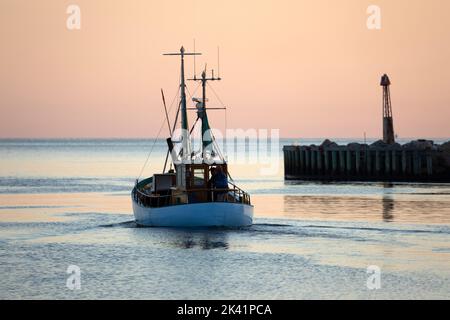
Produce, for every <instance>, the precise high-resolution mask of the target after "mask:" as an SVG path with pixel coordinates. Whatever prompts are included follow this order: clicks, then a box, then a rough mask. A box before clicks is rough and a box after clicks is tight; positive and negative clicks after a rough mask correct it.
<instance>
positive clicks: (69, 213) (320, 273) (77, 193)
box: [0, 139, 450, 299]
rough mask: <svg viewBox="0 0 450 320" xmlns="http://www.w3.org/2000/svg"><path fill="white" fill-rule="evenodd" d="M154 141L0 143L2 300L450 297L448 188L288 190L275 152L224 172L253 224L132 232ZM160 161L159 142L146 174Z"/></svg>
mask: <svg viewBox="0 0 450 320" xmlns="http://www.w3.org/2000/svg"><path fill="white" fill-rule="evenodd" d="M292 142H293V141H291V140H282V142H281V145H280V148H281V146H282V144H285V143H286V144H287V143H292ZM341 142H347V141H345V140H342V141H341ZM252 143H253V147H255V142H252ZM307 143H320V141H319V140H317V141H314V139H311V140H308V141H307ZM152 147H153V141H151V140H0V243H1V246H0V274H1V276H0V298H1V299H12V298H14V299H16V298H25V299H32V298H37V299H47V298H56V299H92V298H101V299H103V298H113V299H127V298H136V299H185V298H186V299H215V298H216V299H221V298H223V299H241V298H242V299H282V298H284V299H321V298H325V299H332V298H337V299H348V298H350V299H351V298H360V299H382V298H388V299H400V298H407V299H409V298H411V299H420V298H426V299H429V298H438V299H449V298H450V268H449V267H450V186H449V185H440V184H382V183H357V184H351V183H339V184H336V183H335V184H326V183H310V182H284V180H283V175H282V170H283V167H282V155H281V152H280V151H279V149H278V151H277V152H276V154H275V155H274V156H273V157H272V158H271V163H260V162H256V163H255V162H252V163H250V164H247V165H245V164H231V165H230V170H231V173H232V175H233V177H234V179H235V181H236V182H237V183H238V184H239V185H240V186H241V187H242V188H243V189H245V190H247V191H248V192H250V194H251V196H252V201H253V203H254V205H255V224H254V225H253V226H252V227H249V228H241V229H168V228H137V227H136V226H135V224H134V222H133V215H132V210H131V202H130V201H131V200H130V196H129V193H130V191H131V188H132V186H133V184H134V180H135V179H136V178H137V176H138V175H139V172H140V170H141V167H142V165H143V163H144V161H145V159H146V158H147V154H148V151H149V150H150V149H152ZM255 148H256V147H255ZM249 149H250V150H251V149H252V147H251V146H250V148H249ZM238 152H240V151H238ZM164 157H165V144H164V142H163V141H158V142H157V143H156V144H155V145H154V147H153V152H152V154H151V156H150V157H149V163H148V165H147V166H146V168H145V169H144V172H143V176H148V175H150V174H151V173H152V172H159V171H161V169H162V166H163V161H164ZM268 166H271V167H272V169H273V168H276V169H277V170H275V171H274V170H271V172H270V174H267V171H266V174H262V172H263V171H264V170H263V169H264V168H267V167H268ZM70 265H76V266H78V267H79V268H80V270H81V288H80V289H79V290H70V289H69V288H67V286H66V280H67V278H68V277H69V274H67V268H68V267H69V266H70ZM368 266H378V267H379V268H380V270H381V275H380V285H381V287H380V288H379V289H375V290H370V289H369V288H368V287H367V279H368V277H369V276H371V274H368V273H367V268H368Z"/></svg>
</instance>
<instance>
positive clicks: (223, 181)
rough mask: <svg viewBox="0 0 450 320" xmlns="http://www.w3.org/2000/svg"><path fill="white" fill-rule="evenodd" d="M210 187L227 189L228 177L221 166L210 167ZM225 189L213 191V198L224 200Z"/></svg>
mask: <svg viewBox="0 0 450 320" xmlns="http://www.w3.org/2000/svg"><path fill="white" fill-rule="evenodd" d="M210 181H211V187H212V188H214V189H227V188H228V178H227V175H226V174H225V173H224V172H223V169H222V167H221V166H217V167H212V168H211V179H210ZM226 194H227V191H225V190H220V191H215V192H214V198H215V199H214V200H216V201H222V202H223V201H225V197H226Z"/></svg>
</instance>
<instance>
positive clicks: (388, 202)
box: [382, 195, 395, 222]
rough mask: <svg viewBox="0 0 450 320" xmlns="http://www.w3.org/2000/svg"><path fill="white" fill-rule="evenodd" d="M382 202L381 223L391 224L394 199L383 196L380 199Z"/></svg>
mask: <svg viewBox="0 0 450 320" xmlns="http://www.w3.org/2000/svg"><path fill="white" fill-rule="evenodd" d="M382 202H383V221H385V222H393V221H394V214H393V212H394V202H395V201H394V199H392V197H390V196H388V195H385V196H383V199H382Z"/></svg>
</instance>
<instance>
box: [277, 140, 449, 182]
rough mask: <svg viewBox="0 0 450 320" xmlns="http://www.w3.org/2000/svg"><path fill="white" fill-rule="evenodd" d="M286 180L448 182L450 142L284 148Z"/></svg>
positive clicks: (376, 143) (289, 146) (421, 141)
mask: <svg viewBox="0 0 450 320" xmlns="http://www.w3.org/2000/svg"><path fill="white" fill-rule="evenodd" d="M283 154H284V176H285V179H286V180H321V181H392V182H396V181H398V182H402V181H404V182H450V141H449V142H446V143H443V144H441V145H439V144H435V143H434V142H433V141H431V140H414V141H411V142H408V143H406V144H403V145H401V144H398V143H393V144H386V143H384V142H383V141H381V140H379V141H376V142H374V143H372V144H370V145H369V144H360V143H349V144H347V145H338V144H337V143H335V142H332V141H330V140H328V139H327V140H325V141H324V142H323V143H322V144H321V145H286V146H284V147H283Z"/></svg>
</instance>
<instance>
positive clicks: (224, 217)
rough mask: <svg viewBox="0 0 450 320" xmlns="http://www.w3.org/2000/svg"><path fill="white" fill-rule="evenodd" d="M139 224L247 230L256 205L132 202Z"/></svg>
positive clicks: (251, 221)
mask: <svg viewBox="0 0 450 320" xmlns="http://www.w3.org/2000/svg"><path fill="white" fill-rule="evenodd" d="M132 203H133V212H134V217H135V219H136V223H137V224H138V225H140V226H146V227H245V226H250V225H252V223H253V206H251V205H247V204H242V203H231V202H204V203H192V204H182V205H174V206H167V207H161V208H148V207H143V206H141V205H139V204H138V203H136V201H135V200H134V199H132Z"/></svg>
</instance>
